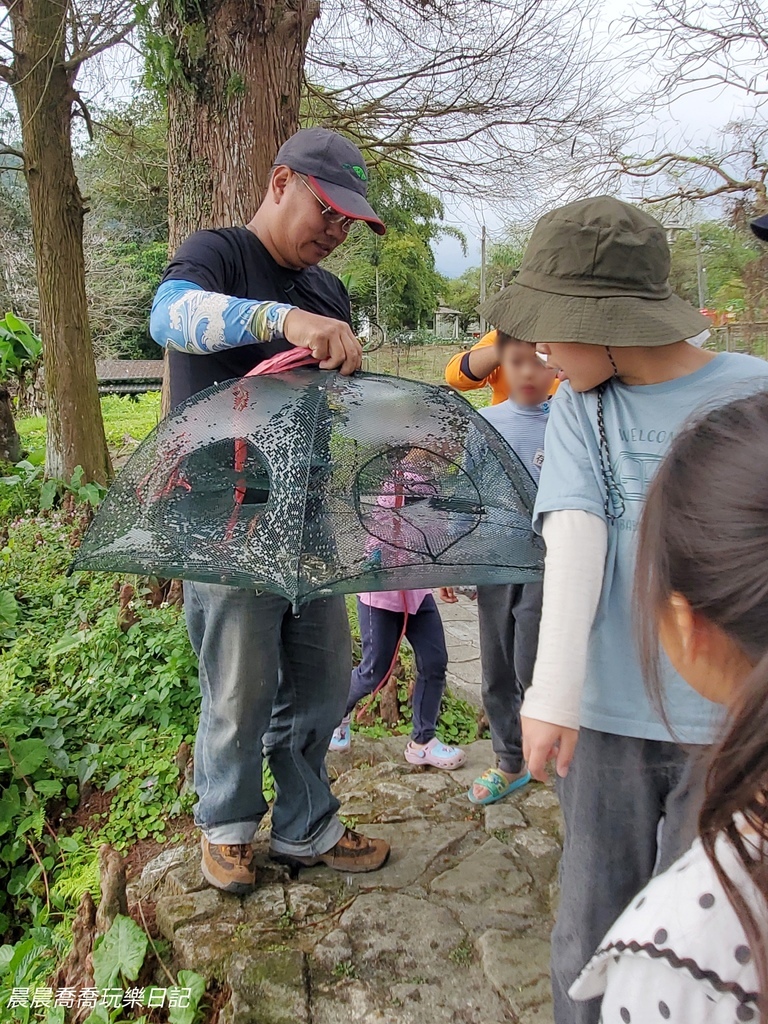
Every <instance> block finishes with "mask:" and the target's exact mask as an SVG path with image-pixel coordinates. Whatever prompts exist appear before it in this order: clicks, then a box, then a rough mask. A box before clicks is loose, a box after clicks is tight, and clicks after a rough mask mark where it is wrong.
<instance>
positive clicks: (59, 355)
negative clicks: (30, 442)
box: [9, 0, 112, 483]
mask: <svg viewBox="0 0 768 1024" xmlns="http://www.w3.org/2000/svg"><path fill="white" fill-rule="evenodd" d="M9 11H10V17H11V22H12V27H13V46H14V51H15V58H14V65H13V78H12V80H11V87H12V89H13V92H14V96H15V98H16V103H17V105H18V108H19V116H20V119H21V135H22V145H23V149H24V160H25V175H26V179H27V185H28V188H29V203H30V209H31V212H32V237H33V241H34V246H35V263H36V270H37V283H38V291H39V294H40V333H41V335H42V338H43V364H44V367H45V391H46V412H47V422H48V438H47V454H46V473H47V475H48V476H55V477H63V478H66V479H68V478H69V477H70V476H71V475H72V473H73V471H74V470H75V468H76V467H77V466H78V465H79V466H82V467H83V470H84V472H85V479H87V480H98V481H99V482H100V483H106V482H107V481H108V480H109V478H110V476H111V472H112V468H111V464H110V459H109V452H108V451H107V442H106V437H105V435H104V423H103V420H102V417H101V406H100V404H99V394H98V387H97V383H96V366H95V363H94V358H93V347H92V344H91V332H90V326H89V323H88V310H87V304H86V296H85V265H84V259H83V215H84V213H85V209H84V206H83V198H82V196H81V194H80V189H79V188H78V184H77V177H76V176H75V169H74V165H73V162H72V142H71V135H70V132H71V120H72V104H73V102H74V101H75V99H76V93H75V91H74V74H75V73H74V72H73V71H70V70H68V69H67V68H66V67H65V64H64V61H65V49H64V45H65V44H64V40H65V32H64V30H63V21H62V18H63V17H64V16H65V12H66V6H63V5H62V4H61V2H60V0H18V2H17V3H16V4H13V5H11V6H10V7H9Z"/></svg>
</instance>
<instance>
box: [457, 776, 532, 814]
mask: <svg viewBox="0 0 768 1024" xmlns="http://www.w3.org/2000/svg"><path fill="white" fill-rule="evenodd" d="M530 781H531V773H530V772H526V773H525V775H521V777H520V778H519V779H515V780H514V781H513V782H507V779H506V777H505V776H504V775H503V774H502V773H501V772H500V771H499V770H498V769H497V768H489V769H488V770H487V771H484V772H483V774H482V775H480V776H478V778H476V779H475V781H474V782H473V783H472V785H471V786H470V788H469V791H468V792H467V796H468V797H469V802H470V803H471V804H480V805H486V804H495V803H496V801H497V800H503V799H504V797H505V796H509V794H510V793H514V791H515V790H516V789H521V788H522V787H523V786H525V785H526V784H527V783H529V782H530ZM475 786H482V787H483V788H484V789H487V790H488V796H487V797H485V798H484V799H483V800H478V799H477V798H476V797H475V796H474V794H473V792H472V790H473V789H474V787H475Z"/></svg>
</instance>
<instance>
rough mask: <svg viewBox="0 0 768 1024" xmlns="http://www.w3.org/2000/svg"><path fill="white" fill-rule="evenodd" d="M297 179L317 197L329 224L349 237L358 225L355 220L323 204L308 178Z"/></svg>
mask: <svg viewBox="0 0 768 1024" xmlns="http://www.w3.org/2000/svg"><path fill="white" fill-rule="evenodd" d="M296 177H297V178H298V179H299V181H300V182H301V183H302V184H303V185H304V186H305V187H306V188H308V189H309V191H310V192H311V193H312V195H313V196H314V197H315V199H316V200H317V201H318V203H320V206H321V207H322V209H321V210H320V212H321V213H322V215H323V217H324V219H325V220H326V221H327V222H328V223H329V224H333V226H334V227H340V228H341V230H342V232H343V233H344V234H345V235H348V234H349V232H350V231H351V229H352V227H353V226H354V225H355V224H357V221H356V220H355V218H354V217H347V216H346V215H345V214H343V213H338V212H337V211H336V210H334V208H333V207H332V206H329V205H328V204H327V203H325V202H323V200H322V199H321V198H320V196H319V195H318V194H317V192H315V190H314V189H313V188H312V186H311V185H310V184H309V182H308V181H307V179H306V178H303V177H302V176H301V175H300V174H297V175H296Z"/></svg>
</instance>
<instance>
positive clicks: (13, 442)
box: [0, 384, 21, 464]
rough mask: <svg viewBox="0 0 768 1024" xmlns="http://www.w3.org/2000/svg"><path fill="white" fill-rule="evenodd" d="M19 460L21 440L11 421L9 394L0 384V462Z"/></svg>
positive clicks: (11, 411)
mask: <svg viewBox="0 0 768 1024" xmlns="http://www.w3.org/2000/svg"><path fill="white" fill-rule="evenodd" d="M20 461H21V441H20V439H19V435H18V433H17V432H16V424H15V423H14V421H13V409H12V407H11V396H10V394H9V393H8V389H7V388H5V387H3V386H2V384H0V462H13V463H14V464H15V463H17V462H20Z"/></svg>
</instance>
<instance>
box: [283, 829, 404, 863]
mask: <svg viewBox="0 0 768 1024" xmlns="http://www.w3.org/2000/svg"><path fill="white" fill-rule="evenodd" d="M270 856H271V857H272V860H276V861H278V863H280V864H287V865H288V867H291V868H313V867H315V866H316V865H317V864H325V865H326V866H327V867H329V868H333V870H334V871H350V872H356V871H360V872H362V871H378V870H379V868H383V867H384V865H385V864H386V863H387V861H388V860H389V843H386V842H384V840H383V839H368V837H367V836H363V835H361V834H360V833H359V832H353V831H352V829H351V828H348V829H346V830H345V831H344V835H343V836H342V837H341V839H340V840H339V841H338V843H336V845H335V846H332V847H331V848H330V850H328V851H327V852H326V853H321V854H319V855H318V856H317V857H294V856H292V855H289V854H284V853H273V854H270Z"/></svg>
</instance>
